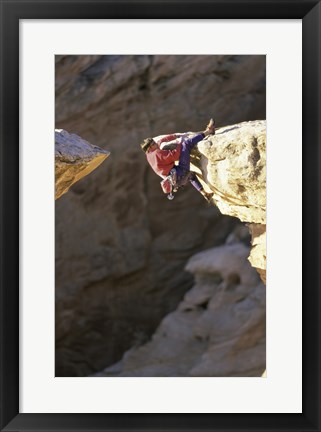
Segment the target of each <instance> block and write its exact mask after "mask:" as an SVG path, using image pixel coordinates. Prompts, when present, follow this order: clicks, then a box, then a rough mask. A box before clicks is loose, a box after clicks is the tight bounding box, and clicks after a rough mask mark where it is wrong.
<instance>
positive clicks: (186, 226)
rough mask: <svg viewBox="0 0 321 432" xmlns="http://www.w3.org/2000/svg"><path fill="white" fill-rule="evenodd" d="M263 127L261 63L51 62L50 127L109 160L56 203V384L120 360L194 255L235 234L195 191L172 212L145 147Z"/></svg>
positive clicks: (225, 59) (170, 302) (152, 321)
mask: <svg viewBox="0 0 321 432" xmlns="http://www.w3.org/2000/svg"><path fill="white" fill-rule="evenodd" d="M210 116H214V118H215V119H216V122H217V123H218V124H231V123H236V122H240V121H245V120H256V119H263V118H265V57H264V56H57V57H56V124H55V126H56V128H63V129H66V130H68V131H69V132H71V133H76V134H78V135H79V136H81V137H82V138H84V139H86V140H87V141H89V142H90V143H92V144H93V145H97V146H99V147H101V148H103V149H106V150H108V151H110V153H111V154H110V156H109V158H108V160H107V162H105V163H104V164H102V165H101V166H99V167H98V168H97V169H96V170H95V171H94V172H93V173H91V174H90V176H88V177H86V178H84V179H82V180H80V181H79V182H78V183H77V184H75V185H74V186H72V187H71V189H70V190H69V192H68V193H67V194H66V195H64V196H62V197H61V198H60V199H59V200H58V201H57V202H56V375H57V376H83V375H89V374H91V373H93V372H95V371H99V370H101V369H103V368H104V367H106V365H108V364H112V363H114V362H115V361H117V360H119V359H120V358H121V356H122V354H123V352H124V351H126V350H127V349H129V348H130V347H132V346H133V345H135V344H136V345H137V344H141V343H143V342H145V341H146V340H147V338H148V337H149V336H150V335H151V334H152V332H153V331H154V330H155V328H156V327H157V325H158V324H159V322H160V320H161V318H162V317H163V316H164V315H165V314H166V313H168V312H170V311H172V310H174V309H175V308H176V306H177V304H178V303H179V302H180V301H181V299H182V296H183V294H184V293H185V292H186V291H187V290H188V289H189V288H191V286H192V284H193V278H192V276H191V275H190V274H188V273H186V272H184V266H185V264H186V262H187V260H188V259H189V258H190V257H191V256H192V255H193V254H195V253H196V252H199V251H201V250H205V249H207V248H210V247H213V246H216V245H219V244H222V243H223V242H224V241H225V239H226V237H227V236H228V234H229V233H230V232H231V230H232V229H233V228H234V227H235V226H236V225H238V224H240V223H239V221H238V220H236V219H234V218H230V217H223V216H222V215H221V214H220V213H219V211H218V210H217V209H216V208H214V207H208V206H207V205H206V203H205V201H204V200H203V198H202V197H201V196H199V195H198V194H197V192H196V191H195V190H193V189H192V188H191V187H187V188H186V189H185V190H183V191H180V192H179V194H178V195H177V197H176V198H175V200H174V201H173V202H169V201H168V200H167V199H166V197H165V195H163V193H162V192H161V189H160V185H159V181H160V179H159V178H158V177H157V176H156V175H155V174H154V173H153V172H152V171H151V169H150V168H149V167H148V166H147V164H146V161H145V157H144V154H143V153H142V152H141V150H140V148H139V146H138V144H139V142H141V141H142V140H143V139H144V138H145V137H146V136H155V135H159V134H163V133H167V132H168V133H170V132H174V131H177V130H180V131H184V130H201V129H203V128H204V126H205V124H206V123H207V121H208V118H209V117H210Z"/></svg>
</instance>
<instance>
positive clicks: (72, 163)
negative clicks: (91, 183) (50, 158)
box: [55, 129, 110, 199]
mask: <svg viewBox="0 0 321 432" xmlns="http://www.w3.org/2000/svg"><path fill="white" fill-rule="evenodd" d="M109 154H110V153H109V152H108V151H107V150H102V149H100V148H99V147H97V146H93V145H91V144H90V143H89V142H87V141H85V140H83V139H82V138H80V137H79V136H77V135H76V134H69V133H68V132H67V131H65V130H62V129H60V130H59V129H56V131H55V185H56V194H55V195H56V199H57V198H59V197H61V195H63V194H64V193H66V192H68V190H69V188H70V187H71V186H72V185H73V184H74V183H76V182H77V181H78V180H80V179H81V178H83V177H85V176H86V175H87V174H89V173H91V172H92V171H93V170H94V169H95V168H97V167H98V165H100V164H101V163H102V162H103V161H104V160H105V159H106V158H107V157H108V156H109Z"/></svg>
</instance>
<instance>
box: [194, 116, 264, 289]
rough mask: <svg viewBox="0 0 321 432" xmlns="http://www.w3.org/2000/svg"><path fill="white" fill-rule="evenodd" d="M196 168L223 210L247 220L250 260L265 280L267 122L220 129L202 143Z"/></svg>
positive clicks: (226, 213) (199, 146) (199, 145)
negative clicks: (250, 236)
mask: <svg viewBox="0 0 321 432" xmlns="http://www.w3.org/2000/svg"><path fill="white" fill-rule="evenodd" d="M193 163H194V171H195V172H196V173H197V174H198V176H199V178H200V180H201V181H202V183H203V185H204V188H205V189H207V190H208V191H212V192H214V202H215V204H216V206H217V207H218V208H219V210H220V212H221V213H222V214H225V215H229V216H234V217H237V218H238V219H240V220H241V221H242V222H247V223H248V226H249V228H250V232H251V235H252V249H251V254H250V257H249V260H250V262H251V264H252V266H253V267H255V268H256V269H257V270H258V272H259V273H260V275H261V277H262V280H263V281H264V282H265V277H266V276H265V272H266V234H265V233H266V122H265V121H263V120H262V121H250V122H242V123H239V124H234V125H230V126H226V127H223V128H219V129H218V130H217V131H216V133H215V135H210V136H208V137H207V138H206V139H204V140H203V141H201V142H200V143H199V144H198V152H195V154H194V158H193Z"/></svg>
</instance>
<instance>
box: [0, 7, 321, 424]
mask: <svg viewBox="0 0 321 432" xmlns="http://www.w3.org/2000/svg"><path fill="white" fill-rule="evenodd" d="M0 5H1V10H0V11H1V51H0V55H1V108H0V110H1V131H0V133H1V156H0V161H1V171H0V172H1V175H0V181H1V183H0V184H1V213H0V214H1V224H0V226H1V250H0V263H1V268H0V274H1V298H0V305H1V371H0V374H1V418H0V422H1V423H0V426H1V431H18V430H19V431H33V430H34V431H47V430H48V431H49V430H50V431H63V430H64V431H67V430H68V431H69V430H73V431H78V430H79V431H87V430H88V431H134V430H135V431H156V430H158V431H160V430H162V431H192V430H195V431H203V430H204V431H205V430H206V431H225V430H229V431H232V430H233V431H247V430H248V431H250V430H251V431H254V430H255V431H263V430H264V431H270V430H271V431H272V430H273V431H278V430H279V431H281V430H282V431H299V430H300V431H320V430H321V422H320V407H321V400H320V381H321V374H320V346H321V343H320V342H321V341H320V310H321V308H320V268H321V265H320V174H319V172H320V123H321V116H320V114H321V112H320V93H321V92H320V90H321V86H320V68H321V55H320V46H321V34H320V29H321V25H320V24H321V4H320V2H318V1H306V0H296V1H291V0H278V1H274V0H273V1H268V0H265V1H260V0H256V1H249V0H248V1H243V0H239V1H237V0H232V1H229V0H225V1H224V0H221V1H215V0H209V1H195V0H192V1H188V2H186V1H179V0H173V1H170V2H166V3H165V2H164V1H158V0H157V1H148V0H144V1H140V0H139V1H129V0H127V1H90V0H78V1H70V0H65V1H63V2H62V1H59V0H58V1H55V0H51V1H44V0H42V1H39V0H38V1H29V0H26V1H24V0H20V1H16V0H0ZM98 18H99V19H102V18H109V19H116V18H123V19H124V18H125V19H133V18H141V19H152V18H157V19H163V18H172V19H187V18H190V19H199V20H201V19H204V18H207V19H208V18H213V19H223V18H228V19H260V18H264V19H302V24H303V149H302V150H303V161H302V162H303V207H302V208H303V395H302V396H303V412H302V414H179V413H178V414H85V413H84V414H19V20H20V19H98ZM289 127H290V125H289ZM285 199H286V197H285ZM289 205H290V206H295V205H296V203H290V204H289ZM280 241H281V240H280ZM281 247H282V246H281ZM285 247H286V245H285ZM285 271H291V269H285ZM287 306H288V307H291V306H290V305H287ZM284 373H287V371H284Z"/></svg>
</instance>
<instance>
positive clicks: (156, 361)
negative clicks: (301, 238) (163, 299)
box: [96, 243, 265, 377]
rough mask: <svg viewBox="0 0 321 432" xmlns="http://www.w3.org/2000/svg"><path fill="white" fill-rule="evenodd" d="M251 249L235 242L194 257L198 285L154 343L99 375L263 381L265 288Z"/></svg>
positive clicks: (165, 321)
mask: <svg viewBox="0 0 321 432" xmlns="http://www.w3.org/2000/svg"><path fill="white" fill-rule="evenodd" d="M248 254H249V249H248V248H247V247H246V246H244V244H242V243H233V244H228V245H223V246H219V247H217V248H213V249H209V250H206V251H203V252H200V253H199V254H196V255H194V256H193V257H192V258H191V259H190V260H189V261H188V263H187V265H186V270H187V271H189V272H191V273H192V274H193V275H194V278H195V282H194V286H193V287H192V289H191V290H190V291H188V292H187V293H186V294H185V297H184V300H183V301H182V302H181V303H180V304H179V306H178V308H177V309H176V311H175V312H172V313H170V314H169V315H167V316H166V317H165V318H164V319H163V320H162V322H161V324H160V325H159V327H158V329H157V331H156V332H155V334H154V335H153V337H152V339H151V341H150V342H148V343H147V344H145V345H143V346H141V347H138V348H132V349H131V350H129V351H128V352H127V353H125V355H124V357H123V359H122V361H121V362H118V363H117V364H115V365H113V366H111V367H108V368H106V369H105V370H103V371H102V372H100V373H99V374H96V376H173V377H177V376H178V377H179V376H243V377H244V376H261V375H262V373H263V371H264V370H265V286H264V285H263V283H262V282H260V280H259V276H258V274H257V273H256V272H255V270H254V269H253V268H251V266H250V264H249V262H248V260H247V257H248Z"/></svg>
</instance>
